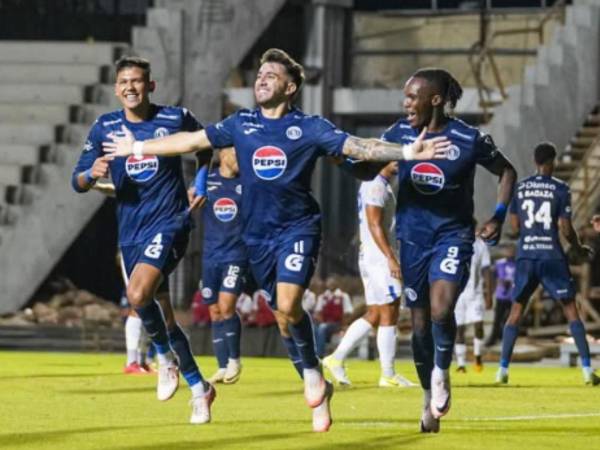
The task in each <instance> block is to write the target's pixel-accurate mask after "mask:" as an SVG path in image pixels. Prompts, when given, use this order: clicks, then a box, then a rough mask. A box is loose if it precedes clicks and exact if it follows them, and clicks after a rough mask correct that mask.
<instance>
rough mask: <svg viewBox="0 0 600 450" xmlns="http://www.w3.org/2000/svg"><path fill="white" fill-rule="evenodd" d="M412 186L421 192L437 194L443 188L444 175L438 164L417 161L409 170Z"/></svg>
mask: <svg viewBox="0 0 600 450" xmlns="http://www.w3.org/2000/svg"><path fill="white" fill-rule="evenodd" d="M410 178H411V179H412V183H413V186H414V187H415V189H416V190H417V191H419V192H420V193H421V194H425V195H433V194H437V193H438V192H440V191H441V190H442V189H443V188H444V183H445V182H446V177H445V176H444V172H442V169H440V168H439V167H438V166H436V165H435V164H432V163H428V162H423V163H419V164H417V165H416V166H414V167H413V168H412V170H411V171H410Z"/></svg>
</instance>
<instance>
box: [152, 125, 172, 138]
mask: <svg viewBox="0 0 600 450" xmlns="http://www.w3.org/2000/svg"><path fill="white" fill-rule="evenodd" d="M168 135H169V130H167V129H166V128H165V127H160V128H157V129H156V130H154V137H155V138H161V137H165V136H168Z"/></svg>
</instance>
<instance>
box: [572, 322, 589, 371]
mask: <svg viewBox="0 0 600 450" xmlns="http://www.w3.org/2000/svg"><path fill="white" fill-rule="evenodd" d="M569 329H570V330H571V335H572V336H573V340H575V346H576V347H577V351H579V356H580V357H581V365H582V366H583V367H590V366H591V363H590V347H589V345H588V342H587V339H586V338H585V327H584V325H583V322H582V321H581V320H574V321H573V322H570V323H569Z"/></svg>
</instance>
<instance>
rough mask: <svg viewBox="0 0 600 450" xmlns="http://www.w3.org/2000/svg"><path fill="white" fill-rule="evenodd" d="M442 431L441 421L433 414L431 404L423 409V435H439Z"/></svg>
mask: <svg viewBox="0 0 600 450" xmlns="http://www.w3.org/2000/svg"><path fill="white" fill-rule="evenodd" d="M439 431H440V419H436V418H435V417H433V414H431V407H430V405H429V403H428V404H427V405H425V407H424V408H423V414H421V433H439Z"/></svg>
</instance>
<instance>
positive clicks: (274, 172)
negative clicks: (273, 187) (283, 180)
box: [252, 146, 287, 181]
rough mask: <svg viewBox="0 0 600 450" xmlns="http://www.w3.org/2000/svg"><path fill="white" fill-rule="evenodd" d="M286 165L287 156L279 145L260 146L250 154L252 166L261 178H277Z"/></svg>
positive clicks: (268, 179)
mask: <svg viewBox="0 0 600 450" xmlns="http://www.w3.org/2000/svg"><path fill="white" fill-rule="evenodd" d="M286 167H287V156H286V155H285V152H284V151H283V150H281V149H280V148H279V147H273V146H265V147H260V148H259V149H257V150H256V151H255V152H254V154H253V155H252V168H253V169H254V173H255V174H256V176H257V177H258V178H260V179H261V180H267V181H270V180H274V179H276V178H279V177H280V176H281V175H282V174H283V172H285V168H286Z"/></svg>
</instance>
